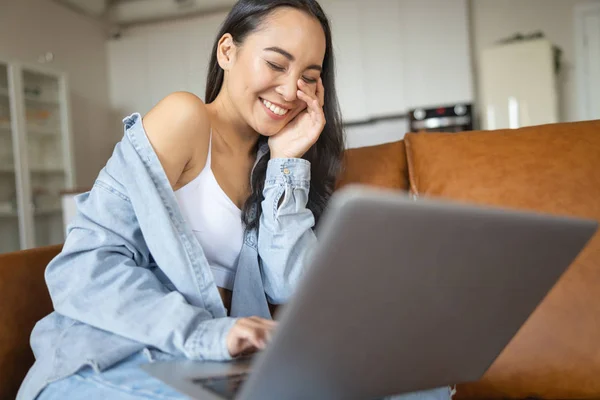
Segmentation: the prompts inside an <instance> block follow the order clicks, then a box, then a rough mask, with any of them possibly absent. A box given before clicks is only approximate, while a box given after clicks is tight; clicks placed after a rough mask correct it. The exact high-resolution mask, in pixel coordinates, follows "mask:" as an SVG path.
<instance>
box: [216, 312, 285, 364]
mask: <svg viewBox="0 0 600 400" xmlns="http://www.w3.org/2000/svg"><path fill="white" fill-rule="evenodd" d="M276 326H277V322H275V321H270V320H268V319H263V318H259V317H250V318H240V319H239V320H237V322H236V323H235V324H234V325H233V327H232V328H231V330H230V331H229V333H228V334H227V350H229V354H230V355H231V356H232V357H238V356H240V355H246V354H251V353H255V352H257V351H259V350H263V349H264V348H265V347H266V346H267V343H268V342H269V341H270V340H271V335H272V332H273V329H275V327H276Z"/></svg>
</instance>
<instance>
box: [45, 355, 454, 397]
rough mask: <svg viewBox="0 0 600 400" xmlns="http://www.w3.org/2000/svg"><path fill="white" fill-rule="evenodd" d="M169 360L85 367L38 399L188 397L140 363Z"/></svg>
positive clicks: (432, 393)
mask: <svg viewBox="0 0 600 400" xmlns="http://www.w3.org/2000/svg"><path fill="white" fill-rule="evenodd" d="M163 357H164V358H165V359H166V358H168V357H169V356H167V355H164V354H162V353H160V352H154V351H153V352H151V353H150V354H149V353H148V352H147V351H144V352H139V353H136V354H134V355H132V356H130V357H129V358H127V359H125V360H123V361H121V362H120V363H118V364H117V365H115V366H113V367H112V368H109V369H107V370H106V371H103V372H100V373H99V372H96V371H94V370H93V369H92V368H91V367H88V368H84V369H83V370H81V371H79V372H77V373H76V374H75V375H72V376H70V377H68V378H65V379H63V380H60V381H57V382H54V383H51V384H50V385H49V386H47V387H46V388H45V389H44V390H43V391H42V393H40V395H39V396H38V397H37V400H65V399H69V400H96V399H98V400H104V399H111V400H141V399H161V400H182V399H187V398H188V397H186V396H184V395H182V394H180V393H178V392H176V391H175V389H172V388H171V387H170V386H168V385H166V384H164V383H162V382H161V381H159V380H158V379H155V378H153V377H151V376H150V375H148V374H146V373H145V372H144V371H143V370H142V369H141V368H140V364H145V363H148V362H149V361H153V360H154V359H161V358H163ZM388 399H394V400H449V399H450V389H449V388H447V387H444V388H439V389H434V390H428V391H424V392H417V393H410V394H406V395H401V396H394V397H389V398H388Z"/></svg>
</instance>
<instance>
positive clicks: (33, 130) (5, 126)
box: [0, 122, 60, 138]
mask: <svg viewBox="0 0 600 400" xmlns="http://www.w3.org/2000/svg"><path fill="white" fill-rule="evenodd" d="M26 129H27V133H28V134H29V135H31V136H33V137H35V138H56V137H57V136H59V135H60V129H59V128H46V127H43V126H28V127H27V128H26ZM11 132H12V127H11V125H10V122H2V123H0V134H2V135H5V134H11Z"/></svg>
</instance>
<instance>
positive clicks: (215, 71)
mask: <svg viewBox="0 0 600 400" xmlns="http://www.w3.org/2000/svg"><path fill="white" fill-rule="evenodd" d="M278 7H292V8H295V9H298V10H301V11H303V12H305V13H307V14H308V15H311V16H313V17H315V18H316V19H317V20H319V22H320V23H321V26H322V27H323V31H324V32H325V39H326V46H327V48H326V50H325V58H324V60H323V66H322V67H323V70H322V72H321V77H322V80H323V86H324V87H325V105H324V107H323V110H324V114H325V120H326V121H327V122H326V124H325V128H324V129H323V132H322V133H321V136H320V137H319V139H318V140H317V142H316V143H315V144H314V145H313V146H312V147H311V148H310V149H309V150H308V151H307V152H306V154H305V155H304V156H303V158H304V159H306V160H308V161H310V163H311V182H310V192H309V198H308V204H307V207H308V209H310V210H311V211H312V213H313V215H314V217H315V222H318V221H319V218H320V216H321V214H322V213H323V211H324V209H325V206H326V205H327V201H328V200H329V197H330V196H331V194H332V193H333V189H334V185H335V181H336V178H337V175H338V173H339V170H340V168H341V158H342V152H343V150H344V131H343V126H342V119H341V113H340V108H339V104H338V99H337V94H336V91H335V69H334V59H333V47H332V41H331V28H330V26H329V21H328V19H327V16H326V15H325V13H324V12H323V10H322V9H321V6H320V5H319V3H317V2H316V1H315V0H240V1H238V2H237V3H236V4H235V5H234V6H233V9H232V10H231V11H230V13H229V15H228V16H227V18H226V19H225V22H223V25H222V26H221V29H220V30H219V33H218V34H217V38H216V41H215V45H214V46H213V50H212V54H211V57H210V64H209V71H208V76H207V78H206V95H205V101H206V103H211V102H213V101H214V100H215V99H216V98H217V95H218V94H219V92H220V91H221V86H222V85H223V77H224V72H223V70H222V69H221V67H220V66H219V63H218V62H217V46H218V42H219V39H220V38H221V37H222V36H223V35H224V34H226V33H229V34H231V36H232V37H233V40H234V42H235V43H236V45H241V44H242V43H243V42H244V40H245V39H246V37H247V36H248V35H249V34H251V33H252V32H254V31H256V30H257V29H258V28H260V26H261V24H262V23H263V21H264V19H265V17H267V16H268V15H269V14H270V13H271V12H273V10H275V9H276V8H278ZM267 140H268V138H267V137H264V136H261V137H260V138H259V141H258V146H261V145H262V144H264V143H266V141H267ZM269 158H270V157H269V154H268V153H267V154H266V155H265V156H263V157H262V158H261V159H260V160H258V162H257V164H256V166H255V168H254V172H253V173H252V176H251V183H252V194H251V195H250V197H248V199H247V200H246V203H245V204H244V209H243V215H242V219H243V222H244V223H245V225H246V229H253V228H258V224H259V220H260V215H261V211H262V209H261V204H260V203H261V202H262V201H263V199H264V197H263V194H262V192H263V189H264V185H265V176H266V172H267V163H268V161H269Z"/></svg>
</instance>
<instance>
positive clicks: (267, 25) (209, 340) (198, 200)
mask: <svg viewBox="0 0 600 400" xmlns="http://www.w3.org/2000/svg"><path fill="white" fill-rule="evenodd" d="M206 87H207V89H206V98H205V100H206V103H204V102H202V101H201V100H200V99H199V98H198V97H196V96H195V95H193V94H190V93H185V92H178V93H173V94H171V95H169V96H167V97H166V98H165V99H163V100H162V101H160V102H159V104H157V105H156V106H155V107H154V108H153V109H152V110H151V111H150V112H149V113H148V114H147V115H145V116H144V117H143V118H142V117H141V116H140V115H139V114H133V115H131V116H130V117H128V118H126V119H125V120H124V123H125V131H126V134H125V135H124V137H123V139H122V141H121V142H120V143H119V145H118V146H116V148H115V151H114V154H113V156H112V157H111V159H110V160H109V161H108V163H107V165H106V167H105V168H104V169H102V171H101V173H100V176H99V177H98V179H97V180H96V184H95V186H94V188H93V189H92V190H91V191H90V192H88V193H85V194H83V195H81V196H80V197H79V198H78V199H77V209H78V210H77V211H78V212H77V217H76V218H75V219H74V220H73V222H72V224H71V225H70V227H69V233H68V236H67V239H66V242H65V245H64V247H63V250H62V252H61V253H60V254H59V255H58V256H57V257H56V258H55V259H54V260H53V261H52V262H51V263H50V264H49V265H48V267H47V269H46V275H45V277H46V282H47V284H48V289H49V292H50V295H51V297H52V302H53V305H54V307H55V312H53V313H51V314H50V315H48V316H47V317H45V318H44V319H43V320H41V321H40V322H39V323H38V324H37V325H36V327H35V328H34V331H33V333H32V336H31V343H32V348H33V350H34V353H35V356H36V363H35V364H34V366H33V367H32V369H31V370H30V372H29V374H28V375H27V377H26V379H25V381H24V382H23V385H22V386H21V390H20V391H19V395H18V399H26V400H29V399H34V398H37V399H39V400H51V399H64V398H68V399H72V400H77V399H85V400H89V399H107V398H108V399H116V400H119V399H128V400H133V399H149V398H162V399H166V398H169V399H180V398H181V399H183V398H184V396H183V395H181V394H179V393H177V392H175V391H174V390H173V389H171V388H169V387H168V386H166V385H164V384H162V383H161V382H159V381H158V380H156V379H153V378H151V377H150V376H149V375H146V374H144V373H142V372H141V370H140V368H139V366H140V364H142V363H145V362H151V361H153V360H155V359H160V360H172V359H192V360H219V361H222V360H230V359H232V358H234V357H238V356H241V355H246V354H249V353H253V352H256V351H258V350H261V349H263V348H264V347H265V346H266V345H267V343H268V341H269V340H270V337H271V333H272V331H273V329H274V328H275V326H276V323H275V322H274V321H272V318H271V314H270V311H269V308H270V305H272V304H283V303H285V302H287V301H288V299H289V298H290V297H291V295H292V293H293V292H294V290H295V288H296V286H297V284H298V282H299V281H300V279H301V277H302V275H303V273H304V271H305V268H306V265H305V260H306V258H307V255H308V254H309V252H310V250H311V249H312V248H313V247H314V246H315V244H316V241H317V238H316V236H315V233H314V232H313V228H314V227H315V225H316V224H317V223H318V221H319V219H320V216H321V214H322V213H323V210H324V208H325V206H326V204H327V202H328V200H329V198H330V196H331V194H332V192H333V188H334V183H335V180H336V177H337V174H338V171H339V167H340V161H341V156H342V151H343V149H344V140H343V130H342V125H341V118H340V112H339V106H338V101H337V96H336V92H335V82H334V61H333V51H332V39H331V30H330V27H329V22H328V20H327V17H326V16H325V14H324V13H323V11H322V9H321V7H320V6H319V4H318V3H317V2H316V1H315V0H241V1H239V2H237V3H236V4H235V5H234V7H233V9H232V10H231V12H230V14H229V15H228V16H227V18H226V20H225V22H224V23H223V26H222V28H221V31H220V32H219V34H218V36H217V38H216V42H215V45H214V48H213V50H212V54H211V61H210V67H209V73H208V78H207V85H206ZM440 393H441V396H442V397H439V396H440ZM447 395H448V391H447V389H442V390H441V391H438V392H432V394H431V395H423V394H417V395H415V396H417V397H418V398H420V399H424V398H428V399H434V398H435V399H446V398H447ZM423 396H427V397H423ZM444 396H445V397H444ZM417 397H414V396H411V397H409V398H417Z"/></svg>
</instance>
